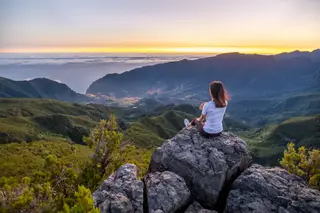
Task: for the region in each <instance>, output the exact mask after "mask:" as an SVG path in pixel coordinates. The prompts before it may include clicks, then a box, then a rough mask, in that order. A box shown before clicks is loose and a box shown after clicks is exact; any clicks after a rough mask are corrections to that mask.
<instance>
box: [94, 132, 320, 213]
mask: <svg viewBox="0 0 320 213" xmlns="http://www.w3.org/2000/svg"><path fill="white" fill-rule="evenodd" d="M93 198H94V201H95V205H96V206H97V207H99V208H100V211H101V212H102V213H116V212H117V213H118V212H119V213H122V212H124V213H138V212H139V213H140V212H141V213H142V212H144V213H146V212H148V213H180V212H181V213H183V212H186V213H193V212H194V213H210V212H211V213H214V212H220V213H223V212H225V213H242V212H243V213H244V212H252V213H253V212H255V213H264V212H266V213H267V212H277V213H289V212H293V213H295V212H311V213H313V212H320V192H319V191H317V190H314V189H310V188H308V186H307V185H306V184H305V183H304V182H303V180H302V179H300V178H299V177H297V176H294V175H291V174H289V173H288V172H287V171H285V170H283V169H281V168H264V167H262V166H259V165H252V166H251V156H250V152H249V150H248V148H247V145H246V143H245V142H244V141H243V140H241V139H240V138H238V137H237V136H235V135H233V134H231V133H223V134H222V135H221V136H219V137H216V138H212V139H205V138H202V137H200V136H199V134H198V133H197V131H196V130H195V129H194V128H185V129H183V130H182V131H180V132H179V133H178V134H177V135H176V136H175V137H173V138H172V139H170V140H168V141H166V142H165V143H164V144H163V145H162V146H161V147H159V148H157V150H156V151H155V152H154V153H153V155H152V159H151V162H150V166H149V172H148V174H147V175H146V176H145V177H144V178H143V179H142V180H139V179H138V170H137V167H136V166H135V165H133V164H126V165H124V166H122V167H120V168H119V169H118V170H117V171H116V172H115V173H113V174H112V175H111V176H110V177H109V178H108V179H106V180H105V181H104V182H103V183H102V184H101V186H100V188H99V189H98V190H97V191H95V192H94V193H93Z"/></svg>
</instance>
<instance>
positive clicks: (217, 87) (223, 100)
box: [210, 81, 230, 108]
mask: <svg viewBox="0 0 320 213" xmlns="http://www.w3.org/2000/svg"><path fill="white" fill-rule="evenodd" d="M210 95H211V98H212V100H213V101H214V103H215V104H216V107H218V108H222V107H225V106H226V105H227V100H229V99H230V98H229V95H228V92H227V91H226V89H225V88H224V86H223V83H222V82H221V81H213V82H211V83H210Z"/></svg>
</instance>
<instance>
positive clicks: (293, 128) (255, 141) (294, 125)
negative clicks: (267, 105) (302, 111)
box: [239, 115, 320, 165]
mask: <svg viewBox="0 0 320 213" xmlns="http://www.w3.org/2000/svg"><path fill="white" fill-rule="evenodd" d="M239 135H240V136H241V137H242V138H243V139H244V140H245V141H247V142H248V144H249V146H250V148H251V150H252V152H253V155H254V157H255V160H256V161H257V162H259V163H261V164H267V165H275V164H277V163H278V161H279V159H280V158H281V156H282V155H283V151H284V149H285V147H286V145H287V143H289V142H291V141H292V142H294V143H295V144H296V145H297V146H306V147H309V148H320V115H314V116H308V117H294V118H290V119H288V120H286V121H284V122H282V123H280V124H278V125H269V126H266V127H264V128H260V129H254V130H249V131H245V132H241V133H239Z"/></svg>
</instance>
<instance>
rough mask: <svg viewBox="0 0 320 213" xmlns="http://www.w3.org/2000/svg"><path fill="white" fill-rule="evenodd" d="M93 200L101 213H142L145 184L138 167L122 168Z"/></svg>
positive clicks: (96, 192) (127, 166)
mask: <svg viewBox="0 0 320 213" xmlns="http://www.w3.org/2000/svg"><path fill="white" fill-rule="evenodd" d="M93 200H94V202H95V206H97V207H99V209H100V212H101V213H115V212H119V213H120V212H121V213H142V212H143V182H142V181H141V180H139V179H138V169H137V166H136V165H133V164H126V165H124V166H122V167H120V168H119V169H118V170H117V171H116V172H114V173H113V174H112V175H111V176H110V177H109V178H108V179H106V180H105V181H104V182H103V183H102V185H101V186H100V188H99V189H98V190H97V191H95V192H94V193H93Z"/></svg>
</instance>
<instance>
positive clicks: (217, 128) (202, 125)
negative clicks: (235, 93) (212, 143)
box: [184, 81, 229, 138]
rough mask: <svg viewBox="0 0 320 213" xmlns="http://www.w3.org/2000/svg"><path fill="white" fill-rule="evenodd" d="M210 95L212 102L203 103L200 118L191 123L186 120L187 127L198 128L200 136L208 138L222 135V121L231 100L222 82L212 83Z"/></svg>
mask: <svg viewBox="0 0 320 213" xmlns="http://www.w3.org/2000/svg"><path fill="white" fill-rule="evenodd" d="M209 94H210V96H211V101H209V102H205V103H202V104H201V105H200V107H199V108H200V110H202V113H201V115H200V117H199V118H196V119H194V120H192V121H191V122H189V121H188V119H184V124H185V125H186V127H188V126H197V128H198V130H199V133H200V135H201V136H203V137H206V138H210V137H216V136H219V135H221V133H222V131H223V126H222V120H223V116H224V114H225V112H226V108H227V105H228V102H227V100H229V96H228V93H227V91H226V90H225V88H224V86H223V84H222V82H221V81H213V82H211V83H210V88H209ZM204 120H206V122H204Z"/></svg>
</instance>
